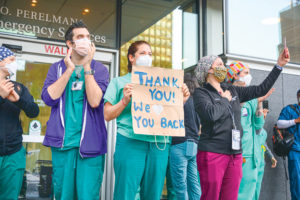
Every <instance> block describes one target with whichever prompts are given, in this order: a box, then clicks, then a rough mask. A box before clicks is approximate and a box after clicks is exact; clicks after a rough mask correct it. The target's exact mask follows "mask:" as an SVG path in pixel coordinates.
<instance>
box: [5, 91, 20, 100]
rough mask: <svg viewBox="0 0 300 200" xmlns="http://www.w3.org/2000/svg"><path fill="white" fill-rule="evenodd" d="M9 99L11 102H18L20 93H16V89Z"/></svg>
mask: <svg viewBox="0 0 300 200" xmlns="http://www.w3.org/2000/svg"><path fill="white" fill-rule="evenodd" d="M7 99H8V100H9V101H11V102H17V101H19V99H20V96H19V95H18V93H16V91H14V90H13V91H12V92H11V93H10V94H9V95H8V96H7Z"/></svg>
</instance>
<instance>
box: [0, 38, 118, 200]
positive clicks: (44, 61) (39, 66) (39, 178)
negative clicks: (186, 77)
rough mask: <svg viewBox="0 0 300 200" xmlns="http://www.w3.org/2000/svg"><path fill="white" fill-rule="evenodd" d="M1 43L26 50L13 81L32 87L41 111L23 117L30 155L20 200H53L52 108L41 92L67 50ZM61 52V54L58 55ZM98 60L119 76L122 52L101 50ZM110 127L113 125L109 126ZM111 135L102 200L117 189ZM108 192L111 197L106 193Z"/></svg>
mask: <svg viewBox="0 0 300 200" xmlns="http://www.w3.org/2000/svg"><path fill="white" fill-rule="evenodd" d="M0 44H1V45H3V44H9V45H12V47H13V46H15V45H17V46H18V47H21V49H22V50H21V51H18V50H17V52H16V55H17V56H16V58H17V62H18V68H16V69H13V71H14V74H15V75H14V76H13V77H12V79H13V80H15V81H17V82H20V83H22V84H24V85H25V86H26V87H27V88H28V90H29V92H30V94H31V95H32V96H33V98H34V101H35V103H37V104H38V106H39V109H40V113H39V116H38V117H36V118H33V119H30V118H28V117H27V116H26V115H25V113H24V112H23V111H22V112H21V114H20V119H21V123H22V127H23V146H24V148H25V149H26V152H27V154H26V170H25V173H24V178H23V186H22V190H21V193H20V198H19V199H28V200H30V199H47V200H48V199H52V196H53V189H52V157H51V150H50V148H48V147H45V146H43V144H42V142H43V140H44V135H45V132H46V126H47V121H48V119H49V116H50V112H51V108H50V107H48V106H47V105H45V103H44V102H43V101H42V99H41V93H42V87H43V85H44V81H45V79H46V76H47V73H48V70H49V68H50V66H51V65H52V64H53V63H55V62H57V61H59V60H60V59H62V58H64V57H65V53H66V51H67V50H66V47H65V45H64V44H63V43H55V42H43V43H42V42H40V41H37V40H22V39H20V38H10V37H9V36H7V38H4V36H0ZM49 49H53V51H52V52H49ZM54 50H55V51H54ZM58 51H59V53H57V52H58ZM94 59H95V60H98V61H100V62H102V63H103V64H104V65H105V66H106V67H107V68H108V70H109V73H110V77H111V78H113V77H115V76H116V75H117V72H118V70H117V67H116V66H117V61H118V51H115V50H108V49H101V48H97V49H96V52H95V56H94ZM109 126H112V125H110V123H109ZM108 135H110V136H111V137H110V138H108V143H109V144H110V145H109V147H108V149H109V153H108V154H109V155H108V154H107V156H106V167H105V172H104V175H103V184H102V188H101V191H102V192H101V199H107V195H110V193H111V191H110V188H111V187H113V186H112V185H113V183H111V180H112V179H113V170H112V169H111V163H112V157H113V150H114V136H115V133H114V131H112V130H111V131H110V132H109V133H108ZM108 183H109V185H107V184H108ZM107 192H108V194H106V193H107Z"/></svg>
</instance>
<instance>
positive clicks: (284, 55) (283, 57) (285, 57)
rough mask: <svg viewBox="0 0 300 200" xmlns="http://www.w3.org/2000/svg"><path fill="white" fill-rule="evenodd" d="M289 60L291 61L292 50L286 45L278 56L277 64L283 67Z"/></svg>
mask: <svg viewBox="0 0 300 200" xmlns="http://www.w3.org/2000/svg"><path fill="white" fill-rule="evenodd" d="M288 62H290V52H289V49H288V48H287V47H286V48H284V50H283V51H282V52H281V54H280V55H279V57H278V60H277V64H278V65H279V66H281V67H283V66H285V65H286V64H287V63H288Z"/></svg>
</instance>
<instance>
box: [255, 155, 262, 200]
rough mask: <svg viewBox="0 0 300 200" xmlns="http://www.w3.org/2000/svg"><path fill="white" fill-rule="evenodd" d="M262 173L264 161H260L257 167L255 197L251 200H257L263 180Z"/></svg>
mask: <svg viewBox="0 0 300 200" xmlns="http://www.w3.org/2000/svg"><path fill="white" fill-rule="evenodd" d="M263 159H264V158H263ZM264 171H265V161H264V160H262V161H260V165H259V166H258V175H257V183H256V190H255V196H254V198H253V199H254V200H259V195H260V189H261V183H262V180H263V177H264Z"/></svg>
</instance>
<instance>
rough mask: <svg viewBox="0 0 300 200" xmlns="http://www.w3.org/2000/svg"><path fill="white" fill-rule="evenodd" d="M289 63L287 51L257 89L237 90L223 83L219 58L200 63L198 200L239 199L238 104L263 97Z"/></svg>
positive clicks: (196, 97)
mask: <svg viewBox="0 0 300 200" xmlns="http://www.w3.org/2000/svg"><path fill="white" fill-rule="evenodd" d="M285 54H286V55H287V57H285ZM288 61H289V52H288V49H287V48H286V49H285V50H284V52H283V53H282V54H280V56H279V58H278V61H277V64H276V65H275V67H274V68H273V70H272V71H271V73H270V74H269V75H268V77H267V78H266V79H265V80H264V81H263V82H262V83H261V84H260V85H258V86H249V87H237V86H233V85H228V84H226V83H222V82H223V81H224V80H225V78H226V74H227V69H226V68H225V67H224V64H223V62H222V60H221V58H219V57H217V56H206V57H204V58H201V59H200V61H199V63H198V66H197V67H196V69H195V75H196V77H197V79H198V82H199V83H200V85H201V86H202V87H200V88H197V89H196V90H195V92H194V96H193V97H194V104H195V109H196V112H197V113H198V114H199V116H200V119H201V125H202V128H201V136H200V140H199V144H198V154H197V164H198V170H199V175H200V185H201V191H202V195H201V200H205V199H209V200H218V199H226V200H234V199H237V198H238V191H239V185H240V181H241V178H242V148H241V137H242V133H243V131H242V126H241V107H240V103H243V102H246V101H249V100H251V99H254V98H257V97H260V96H263V95H266V94H267V92H268V91H269V90H270V89H271V87H272V86H273V84H274V83H275V81H276V80H277V78H278V76H279V75H280V73H281V71H282V67H283V66H285V65H286V63H287V62H288Z"/></svg>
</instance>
